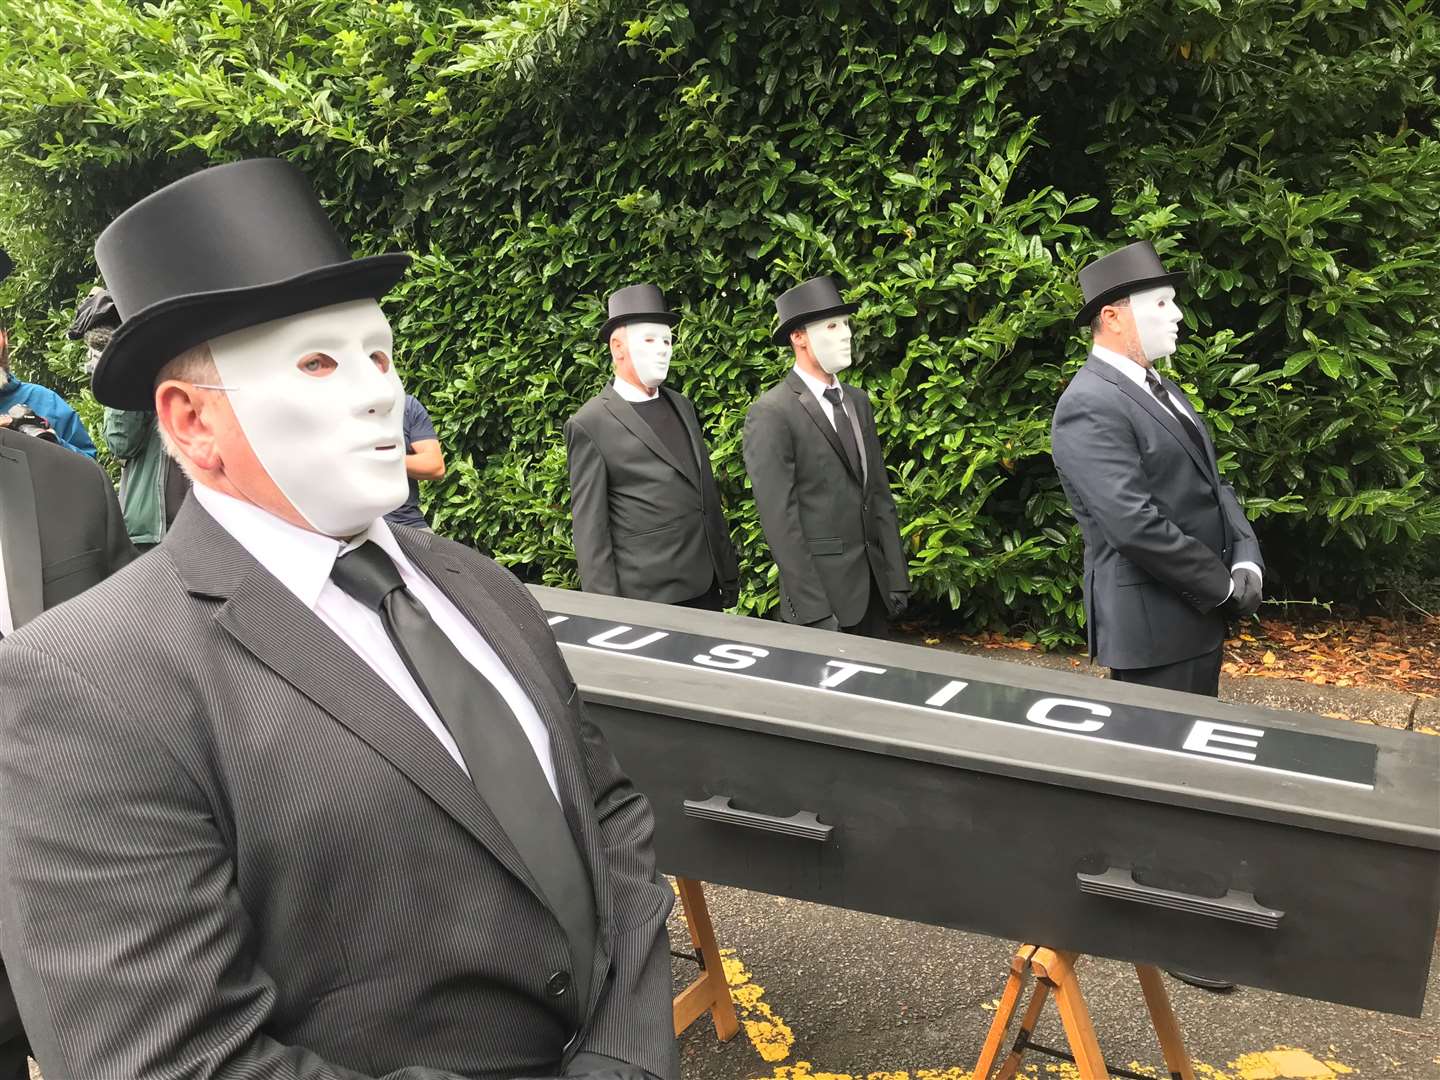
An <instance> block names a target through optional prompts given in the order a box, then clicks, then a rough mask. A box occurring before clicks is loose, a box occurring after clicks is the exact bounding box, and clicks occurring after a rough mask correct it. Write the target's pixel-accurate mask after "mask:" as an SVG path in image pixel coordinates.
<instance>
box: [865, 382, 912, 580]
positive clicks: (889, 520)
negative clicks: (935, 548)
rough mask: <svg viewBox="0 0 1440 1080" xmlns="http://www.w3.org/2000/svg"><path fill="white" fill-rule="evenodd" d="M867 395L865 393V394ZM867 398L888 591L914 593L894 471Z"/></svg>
mask: <svg viewBox="0 0 1440 1080" xmlns="http://www.w3.org/2000/svg"><path fill="white" fill-rule="evenodd" d="M862 393H863V391H862ZM864 398H865V440H866V442H868V443H869V444H870V460H871V461H872V462H874V464H873V465H872V466H871V468H872V469H873V470H874V476H875V494H874V497H873V498H874V505H875V521H876V525H877V526H878V528H877V530H876V531H877V532H879V533H880V539H881V542H882V543H883V544H884V545H885V570H886V573H887V574H888V575H889V581H888V582H886V588H888V589H889V590H890V591H891V592H904V593H908V592H909V591H910V560H909V559H907V558H906V557H905V545H904V543H903V542H902V541H901V539H900V516H899V513H898V512H897V511H896V509H895V496H894V495H893V494H892V493H891V491H890V471H889V470H888V469H887V468H885V451H884V450H883V449H882V448H881V446H880V433H879V431H878V430H877V429H876V427H875V405H874V403H873V402H872V401H871V400H870V395H869V394H864Z"/></svg>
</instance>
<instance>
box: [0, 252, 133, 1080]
mask: <svg viewBox="0 0 1440 1080" xmlns="http://www.w3.org/2000/svg"><path fill="white" fill-rule="evenodd" d="M12 268H13V264H12V263H11V262H10V260H9V259H8V258H7V257H4V253H3V252H0V281H3V280H4V279H5V277H6V275H8V273H9V272H10V270H11V269H12ZM10 420H11V418H10V417H9V416H0V639H4V638H6V637H8V636H9V635H10V634H12V633H14V632H15V630H16V628H17V627H20V626H23V625H25V624H26V623H28V622H29V621H30V620H32V619H34V618H35V617H36V616H38V615H39V614H40V613H41V612H42V611H45V610H47V609H48V608H52V607H54V606H55V605H57V604H60V603H63V602H64V601H66V600H69V599H70V598H71V597H73V596H78V595H79V594H80V593H82V592H84V591H85V590H86V589H88V588H90V586H92V585H94V584H96V583H97V582H100V581H103V580H104V579H105V578H106V577H108V576H109V575H110V574H112V573H114V572H115V571H116V570H118V569H120V567H122V566H124V565H125V564H126V563H128V562H130V560H131V559H133V558H135V554H136V552H135V549H134V548H133V547H132V546H131V544H130V538H129V537H128V536H126V535H125V519H124V517H123V516H122V515H121V513H120V503H119V500H118V499H116V497H115V489H114V487H112V486H111V484H110V478H109V477H108V476H106V475H105V473H104V471H103V470H101V468H100V466H98V465H96V464H95V462H94V461H92V460H91V459H90V458H88V457H86V456H85V455H84V454H78V453H76V452H75V451H73V450H68V449H66V448H64V447H62V446H60V445H58V444H57V443H54V442H51V441H49V440H48V439H45V438H43V437H38V436H35V435H32V434H28V433H25V432H22V431H17V430H15V429H13V428H12V427H11V426H10ZM28 1058H29V1044H28V1042H27V1040H26V1038H25V1032H24V1029H23V1028H22V1027H21V1024H20V1012H19V1009H18V1008H17V1007H16V1004H15V998H14V995H12V994H11V993H10V988H9V984H8V983H7V982H6V981H5V977H4V969H3V968H0V1080H28V1078H29V1076H30V1065H29V1060H28Z"/></svg>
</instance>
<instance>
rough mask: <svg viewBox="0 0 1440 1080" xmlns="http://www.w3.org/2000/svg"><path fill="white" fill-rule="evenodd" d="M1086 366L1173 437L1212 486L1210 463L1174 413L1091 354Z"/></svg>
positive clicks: (1148, 392)
mask: <svg viewBox="0 0 1440 1080" xmlns="http://www.w3.org/2000/svg"><path fill="white" fill-rule="evenodd" d="M1088 366H1089V367H1091V368H1093V369H1094V371H1095V374H1097V375H1099V376H1100V377H1101V378H1102V379H1105V380H1106V381H1107V382H1110V383H1113V384H1114V385H1115V387H1116V388H1117V389H1119V391H1120V392H1121V393H1122V394H1124V395H1126V396H1127V397H1129V398H1130V399H1131V400H1132V401H1134V402H1135V403H1136V404H1138V405H1139V406H1140V407H1141V408H1142V409H1144V410H1145V411H1146V412H1147V413H1149V414H1150V415H1151V416H1152V417H1154V418H1155V421H1156V422H1157V423H1159V424H1160V426H1161V427H1163V428H1164V429H1165V430H1166V431H1168V432H1169V433H1170V434H1171V435H1172V436H1173V437H1174V439H1175V441H1176V442H1178V443H1179V444H1180V445H1181V447H1182V448H1183V449H1184V450H1185V453H1187V454H1189V455H1190V460H1191V461H1193V462H1194V463H1195V467H1196V468H1197V469H1199V470H1200V472H1201V474H1202V475H1203V476H1204V477H1205V479H1206V480H1209V481H1210V482H1211V483H1212V484H1213V483H1214V482H1215V481H1214V474H1213V473H1212V472H1211V469H1210V463H1209V462H1207V461H1206V460H1205V456H1204V455H1203V454H1202V453H1201V452H1200V448H1199V447H1198V446H1196V445H1195V440H1194V439H1192V438H1190V436H1189V435H1186V434H1185V429H1184V428H1182V427H1181V426H1180V425H1181V424H1182V423H1184V421H1183V420H1180V419H1179V418H1178V417H1176V416H1175V414H1174V413H1172V412H1171V411H1170V410H1169V409H1167V408H1165V406H1164V405H1161V404H1160V402H1158V401H1156V400H1155V395H1154V394H1152V393H1150V391H1149V390H1147V389H1145V388H1144V387H1143V386H1137V385H1136V384H1135V383H1134V382H1132V381H1131V380H1130V379H1127V378H1125V376H1123V375H1121V374H1120V373H1119V372H1118V371H1116V370H1115V369H1114V368H1112V367H1111V366H1110V365H1109V364H1107V363H1106V362H1105V361H1104V360H1101V359H1100V358H1099V357H1098V356H1095V355H1094V354H1093V353H1092V354H1091V356H1090V361H1089V364H1088Z"/></svg>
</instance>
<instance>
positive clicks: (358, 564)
mask: <svg viewBox="0 0 1440 1080" xmlns="http://www.w3.org/2000/svg"><path fill="white" fill-rule="evenodd" d="M330 577H331V579H332V580H333V581H334V582H335V584H336V585H338V586H339V587H340V588H341V589H342V590H344V591H345V592H347V593H349V594H350V595H351V596H353V597H354V598H355V599H356V600H358V601H360V603H362V604H364V605H365V606H366V607H368V608H370V609H372V610H374V611H377V612H379V614H380V621H381V622H382V623H384V625H385V632H386V633H387V634H388V635H390V640H391V641H392V642H393V643H394V645H395V651H396V652H398V653H399V654H400V659H402V660H404V661H405V666H406V667H407V668H409V669H410V674H411V675H412V676H414V678H415V681H416V683H418V684H419V686H420V689H421V690H422V691H423V692H424V694H425V697H426V698H427V699H428V700H429V702H430V705H431V707H432V708H434V710H435V712H436V714H437V715H438V716H439V717H440V720H441V722H442V723H444V725H445V727H446V728H447V729H448V730H449V732H450V735H451V737H452V738H453V739H454V740H455V745H456V746H458V747H459V748H460V756H461V757H463V758H464V759H465V767H466V768H467V769H468V770H469V771H470V779H471V780H472V781H473V782H474V784H475V787H476V790H478V791H479V792H480V797H481V798H482V799H484V800H485V803H486V805H487V806H489V807H490V811H491V812H492V813H493V814H494V815H495V817H496V819H497V820H498V821H499V822H500V826H501V828H503V829H504V830H505V833H506V835H507V836H509V837H510V840H511V842H512V843H513V844H514V845H515V849H516V851H518V852H519V853H520V858H521V859H522V860H524V862H525V865H526V866H527V867H529V869H530V873H531V874H532V875H533V876H534V878H535V881H536V883H537V884H538V885H539V886H540V891H541V892H542V893H544V895H545V897H546V898H547V899H548V900H549V901H550V907H551V910H553V911H554V912H555V915H556V917H557V918H558V919H559V921H560V925H561V926H562V928H564V930H565V932H566V935H567V936H568V937H569V939H570V948H571V957H572V965H573V967H574V970H573V971H572V972H571V976H572V978H573V979H574V981H575V985H576V991H577V995H576V998H577V1000H578V1001H579V1002H580V1005H581V1008H583V1007H584V1003H585V1002H586V1001H587V1000H588V995H589V981H590V968H591V965H592V964H593V962H594V951H593V950H594V947H595V944H594V943H595V906H594V894H593V893H592V892H591V888H590V877H589V875H588V874H587V873H586V870H585V864H584V863H583V861H582V860H581V858H580V852H579V850H578V849H577V848H576V845H575V838H574V837H573V836H572V835H571V833H570V826H569V824H568V823H567V822H566V820H565V811H564V810H563V809H561V806H560V803H559V802H558V801H557V800H556V798H555V796H554V794H553V793H552V792H551V790H550V784H549V782H548V781H547V780H546V779H545V773H544V770H542V769H541V767H540V761H539V759H538V758H537V757H536V756H535V747H534V746H533V745H532V744H531V742H530V739H529V738H528V737H527V736H526V734H525V730H524V728H522V727H521V726H520V721H519V720H517V719H516V718H515V714H514V713H513V712H512V711H511V710H510V706H509V705H508V704H506V701H505V698H504V697H503V696H502V695H501V694H500V692H499V691H498V690H496V689H495V687H494V686H493V685H491V683H490V681H489V680H488V679H486V678H485V677H484V676H483V675H481V674H480V672H479V671H477V670H476V669H475V668H474V666H473V665H471V664H470V662H469V661H468V660H466V659H465V657H464V656H463V655H462V654H461V652H460V650H459V649H457V648H456V647H455V645H454V643H453V642H452V641H451V640H450V639H449V637H447V636H446V634H445V632H444V631H443V630H441V629H440V627H439V626H437V625H436V624H435V621H434V620H433V619H431V618H430V613H429V612H427V611H426V610H425V606H424V605H423V604H421V603H420V601H419V600H417V599H416V598H415V595H414V594H413V593H411V592H410V590H409V589H407V588H405V583H404V581H403V580H402V579H401V577H400V571H399V570H397V569H396V567H395V563H394V562H393V561H391V559H390V556H389V555H387V554H385V552H384V550H383V549H382V548H381V547H380V546H379V545H378V544H375V543H374V542H373V541H369V540H367V541H366V542H365V543H363V544H361V545H360V546H359V547H358V548H356V549H355V550H354V551H351V552H349V553H347V554H345V555H341V556H340V557H339V558H338V559H336V560H335V568H334V569H333V570H331V572H330Z"/></svg>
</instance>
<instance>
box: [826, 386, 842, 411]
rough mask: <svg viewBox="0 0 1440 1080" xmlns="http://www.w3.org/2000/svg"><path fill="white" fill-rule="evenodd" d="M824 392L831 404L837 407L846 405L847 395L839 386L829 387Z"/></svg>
mask: <svg viewBox="0 0 1440 1080" xmlns="http://www.w3.org/2000/svg"><path fill="white" fill-rule="evenodd" d="M824 393H825V400H826V401H828V402H829V403H830V404H831V405H834V406H835V407H836V408H837V409H840V408H844V407H845V395H844V394H843V393H841V391H840V388H839V387H838V386H832V387H829V388H828V389H826V390H825V391H824Z"/></svg>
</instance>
